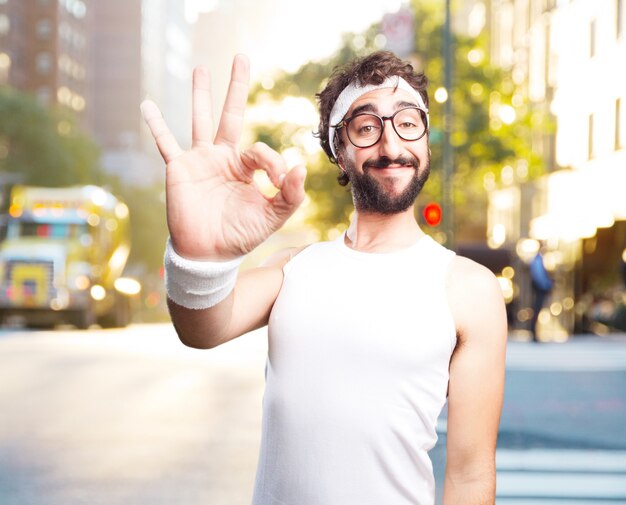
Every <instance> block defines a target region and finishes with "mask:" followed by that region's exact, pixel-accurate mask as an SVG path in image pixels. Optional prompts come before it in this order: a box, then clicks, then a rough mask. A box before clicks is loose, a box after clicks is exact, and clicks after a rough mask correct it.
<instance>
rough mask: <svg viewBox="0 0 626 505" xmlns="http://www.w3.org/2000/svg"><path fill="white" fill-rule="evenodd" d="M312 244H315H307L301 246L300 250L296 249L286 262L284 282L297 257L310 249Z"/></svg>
mask: <svg viewBox="0 0 626 505" xmlns="http://www.w3.org/2000/svg"><path fill="white" fill-rule="evenodd" d="M312 245H313V244H308V245H305V246H304V247H301V248H300V250H299V251H296V252H295V253H293V254H292V255H291V257H290V258H289V259H288V260H287V261H286V262H285V264H284V265H283V282H284V280H285V277H287V275H288V274H289V272H290V271H291V269H292V268H293V264H294V261H295V259H296V258H298V257H299V256H300V255H301V254H302V253H304V252H305V251H308V250H310V249H311V246H312Z"/></svg>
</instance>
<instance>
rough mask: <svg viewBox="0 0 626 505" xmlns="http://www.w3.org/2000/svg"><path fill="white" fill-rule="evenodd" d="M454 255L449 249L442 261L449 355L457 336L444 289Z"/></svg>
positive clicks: (446, 292)
mask: <svg viewBox="0 0 626 505" xmlns="http://www.w3.org/2000/svg"><path fill="white" fill-rule="evenodd" d="M455 257H456V253H455V252H454V251H452V250H450V249H448V250H447V254H446V255H445V257H444V258H443V261H442V267H443V268H442V270H443V297H444V300H445V302H446V303H445V306H446V308H445V311H446V313H447V315H448V322H449V325H450V355H452V353H453V352H454V349H455V348H456V344H457V336H456V321H455V320H454V314H453V312H452V307H450V301H449V300H448V290H447V289H446V285H447V281H448V276H449V275H450V266H451V265H452V262H453V261H454V258H455Z"/></svg>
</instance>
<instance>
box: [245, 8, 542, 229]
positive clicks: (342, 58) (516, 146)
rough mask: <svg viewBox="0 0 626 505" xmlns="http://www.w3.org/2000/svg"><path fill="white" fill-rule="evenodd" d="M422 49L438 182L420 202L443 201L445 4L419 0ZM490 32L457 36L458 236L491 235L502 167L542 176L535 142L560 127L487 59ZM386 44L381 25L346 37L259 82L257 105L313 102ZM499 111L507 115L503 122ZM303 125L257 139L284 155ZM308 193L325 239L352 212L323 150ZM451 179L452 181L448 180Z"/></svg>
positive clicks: (417, 61)
mask: <svg viewBox="0 0 626 505" xmlns="http://www.w3.org/2000/svg"><path fill="white" fill-rule="evenodd" d="M413 11H414V19H415V34H416V38H415V51H414V54H412V55H411V56H410V57H409V59H410V60H411V61H412V62H413V64H414V67H416V68H417V69H420V70H424V72H425V73H426V74H427V76H428V77H429V80H430V83H431V85H430V87H429V90H430V95H429V96H430V126H431V129H430V134H429V138H430V143H431V146H432V159H431V169H432V170H431V177H430V181H429V183H428V184H427V185H426V186H425V188H424V191H423V194H422V196H420V201H421V202H424V203H425V202H426V201H428V200H430V199H434V200H441V195H442V184H443V181H442V174H441V166H442V150H441V140H442V131H443V105H442V104H439V103H437V102H436V101H435V100H434V99H433V94H434V90H435V89H437V88H438V87H440V86H442V85H443V72H444V63H443V57H442V55H443V51H442V47H443V36H442V35H443V21H444V20H443V9H442V7H441V3H440V2H435V1H430V2H428V1H424V0H420V1H417V0H414V1H413ZM487 42H488V40H487V35H486V34H485V33H482V34H481V35H479V36H478V37H476V38H471V37H468V36H464V35H460V34H454V35H453V45H454V60H455V61H454V83H453V89H452V91H451V93H450V99H451V100H452V101H453V102H452V103H453V110H454V114H453V124H452V134H451V142H452V145H453V148H454V167H455V175H454V181H452V183H453V188H454V192H453V201H454V205H455V208H456V232H457V238H458V239H461V240H463V238H467V239H475V238H477V237H480V238H484V229H485V221H486V207H487V192H486V190H485V185H486V183H494V184H495V183H497V182H498V180H499V179H500V177H501V173H502V168H503V167H505V166H507V165H509V166H511V167H516V169H519V170H517V172H518V173H521V174H523V175H522V176H523V177H528V178H533V177H536V176H538V175H540V174H541V173H542V172H543V162H542V159H541V158H540V157H539V156H538V155H536V154H535V153H534V152H533V150H532V142H531V140H532V137H533V135H536V134H537V132H538V131H541V132H543V133H549V132H550V131H551V130H552V128H553V126H552V123H551V122H550V120H549V118H547V117H546V115H545V114H542V113H540V112H536V111H533V110H532V109H531V107H530V105H529V103H528V101H527V99H526V98H525V97H524V96H523V94H521V93H520V90H519V89H517V87H516V86H515V85H514V83H513V81H512V80H511V77H510V76H509V75H508V74H507V73H506V72H504V71H502V70H501V69H498V68H495V67H493V66H492V65H490V63H489V61H488V50H487V47H488V45H487ZM380 46H381V37H380V34H379V26H378V25H373V26H372V27H370V28H369V29H368V30H367V31H366V32H365V33H363V34H347V35H345V36H344V38H343V44H342V46H341V48H340V49H339V50H338V51H337V52H336V53H335V54H334V55H333V56H332V57H331V58H329V59H327V60H324V61H320V62H308V63H306V64H304V65H303V66H302V67H301V68H300V69H299V70H297V71H296V72H294V73H292V74H288V73H282V74H279V75H277V76H276V78H275V80H274V81H275V82H274V83H273V86H268V85H267V84H266V85H265V87H263V86H261V85H258V86H256V87H255V88H254V89H253V91H252V93H251V99H252V102H253V103H254V102H260V101H263V100H268V99H269V100H275V101H279V100H281V99H282V98H284V97H285V96H288V95H291V96H301V97H305V98H307V99H309V100H311V101H312V102H314V96H315V93H317V92H318V91H319V90H320V89H322V88H323V86H324V84H325V81H326V79H327V77H328V75H329V74H330V72H331V71H332V69H333V68H334V67H336V66H338V65H341V64H343V63H345V62H347V61H349V60H350V59H352V58H354V57H355V56H362V55H365V54H367V53H370V52H371V51H373V50H376V49H379V48H380ZM499 111H504V112H506V113H507V114H505V115H504V116H505V117H504V119H505V120H506V121H505V120H503V119H502V118H500V114H499ZM297 130H298V129H297V128H296V127H294V126H293V125H285V124H282V125H280V124H278V125H273V126H272V127H271V128H266V127H265V126H263V125H260V126H258V127H257V128H256V129H255V132H254V133H255V135H256V136H257V138H259V139H260V140H262V141H264V142H267V143H268V144H270V145H271V146H272V147H273V148H275V149H278V150H279V151H282V150H284V149H286V148H288V147H291V146H292V145H293V144H294V143H295V142H294V138H295V133H297ZM307 168H308V176H307V193H308V194H309V196H310V197H311V200H312V202H313V206H312V207H313V209H312V212H311V214H310V216H311V217H310V222H311V224H312V225H313V226H314V227H315V228H317V230H318V231H319V232H320V235H321V236H322V237H323V238H326V237H327V236H328V231H329V230H331V229H332V228H333V227H334V226H335V225H336V224H337V223H341V222H345V221H346V218H347V217H348V216H349V214H350V212H351V210H352V204H351V198H350V194H349V192H348V191H347V190H346V188H342V187H340V186H339V185H338V184H337V182H336V176H337V175H338V171H337V169H336V167H333V165H331V164H330V162H329V161H328V160H327V158H326V157H325V156H324V155H323V153H321V152H320V153H316V154H314V155H311V156H309V158H308V159H307ZM448 182H449V181H448Z"/></svg>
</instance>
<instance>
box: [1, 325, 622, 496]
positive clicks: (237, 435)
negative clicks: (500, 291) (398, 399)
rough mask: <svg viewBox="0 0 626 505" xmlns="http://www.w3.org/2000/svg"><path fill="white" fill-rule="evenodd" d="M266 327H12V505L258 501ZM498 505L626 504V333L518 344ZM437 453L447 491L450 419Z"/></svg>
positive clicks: (5, 344)
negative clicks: (203, 337)
mask: <svg viewBox="0 0 626 505" xmlns="http://www.w3.org/2000/svg"><path fill="white" fill-rule="evenodd" d="M265 352H266V348H265V338H264V334H263V332H262V331H261V332H256V333H254V334H250V335H246V336H244V337H242V338H240V339H237V340H236V341H234V342H231V343H229V344H227V345H225V346H222V347H220V348H218V349H215V350H213V351H210V352H202V351H195V350H192V349H187V348H184V347H183V346H182V345H180V344H179V343H178V341H177V339H176V338H175V336H174V333H173V331H172V329H171V327H170V326H169V325H146V326H134V327H131V328H129V329H127V330H125V331H122V330H107V331H97V330H91V331H88V332H80V331H56V332H9V331H0V405H1V406H2V411H1V412H0V505H5V504H7V505H9V504H10V505H13V504H15V505H43V504H46V505H69V504H89V505H99V504H106V505H118V504H119V505H122V504H123V505H143V504H145V505H148V504H150V505H159V504H166V503H167V504H172V503H176V504H179V505H196V504H197V505H200V504H203V505H204V504H219V505H240V504H241V505H244V504H249V503H250V497H251V490H252V485H253V479H254V471H255V467H256V460H257V451H258V443H259V428H260V414H261V411H260V405H261V399H262V394H263V369H264V356H265ZM507 369H508V371H507V390H506V399H505V405H504V411H503V416H502V423H501V434H500V438H499V447H498V461H497V466H498V500H497V503H498V504H503V505H525V504H529V505H530V504H533V505H538V504H565V503H567V504H575V505H576V504H577V505H580V504H599V503H603V504H607V503H626V432H625V430H626V428H625V427H626V404H625V402H626V339H624V338H615V339H607V340H603V341H599V340H598V339H577V340H575V341H572V342H570V343H567V344H563V345H559V344H547V345H533V344H525V343H515V342H513V343H511V345H510V346H509V352H508V366H507ZM441 421H442V422H441V424H440V427H439V431H440V443H439V444H438V446H437V447H436V448H435V449H434V450H433V452H432V458H433V461H434V465H435V470H436V475H437V477H438V478H439V482H441V476H442V474H443V464H444V459H445V456H444V454H445V412H444V416H443V417H442V420H441Z"/></svg>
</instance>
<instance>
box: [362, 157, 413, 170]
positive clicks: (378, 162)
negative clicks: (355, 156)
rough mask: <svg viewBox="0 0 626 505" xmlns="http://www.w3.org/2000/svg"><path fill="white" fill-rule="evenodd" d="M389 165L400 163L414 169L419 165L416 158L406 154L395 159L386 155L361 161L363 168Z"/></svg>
mask: <svg viewBox="0 0 626 505" xmlns="http://www.w3.org/2000/svg"><path fill="white" fill-rule="evenodd" d="M391 165H400V166H410V167H413V168H414V169H415V170H417V168H418V167H419V161H418V159H417V158H413V157H411V158H409V157H406V156H400V157H399V158H396V159H395V160H392V159H391V158H388V157H387V156H381V157H380V158H377V159H374V160H367V161H366V162H364V163H363V170H365V169H366V168H387V167H389V166H391Z"/></svg>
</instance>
